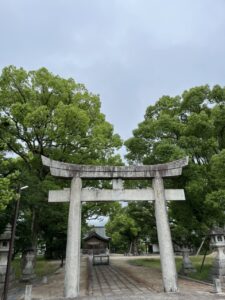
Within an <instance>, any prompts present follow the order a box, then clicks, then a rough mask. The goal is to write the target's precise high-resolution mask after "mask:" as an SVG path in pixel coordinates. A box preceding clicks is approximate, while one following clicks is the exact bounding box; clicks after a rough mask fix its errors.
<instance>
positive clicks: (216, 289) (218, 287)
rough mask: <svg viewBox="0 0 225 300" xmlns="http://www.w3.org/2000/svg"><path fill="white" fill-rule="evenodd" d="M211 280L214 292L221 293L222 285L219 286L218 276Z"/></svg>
mask: <svg viewBox="0 0 225 300" xmlns="http://www.w3.org/2000/svg"><path fill="white" fill-rule="evenodd" d="M213 282H214V292H215V293H216V294H221V293H222V287H221V281H220V279H219V278H214V279H213Z"/></svg>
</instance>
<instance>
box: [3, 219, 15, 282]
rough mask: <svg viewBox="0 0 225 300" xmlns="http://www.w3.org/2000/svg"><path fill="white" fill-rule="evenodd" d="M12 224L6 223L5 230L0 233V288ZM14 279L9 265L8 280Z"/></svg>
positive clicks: (5, 265)
mask: <svg viewBox="0 0 225 300" xmlns="http://www.w3.org/2000/svg"><path fill="white" fill-rule="evenodd" d="M11 230H12V226H11V225H10V224H8V225H7V226H6V228H5V231H4V232H3V233H2V234H1V235H0V288H1V287H3V285H4V282H5V275H6V269H7V262H8V253H9V246H10V239H11ZM14 279H15V273H14V270H13V268H12V267H11V270H10V275H9V281H10V283H11V282H12V281H13V280H14Z"/></svg>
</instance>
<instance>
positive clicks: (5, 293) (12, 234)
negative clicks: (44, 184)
mask: <svg viewBox="0 0 225 300" xmlns="http://www.w3.org/2000/svg"><path fill="white" fill-rule="evenodd" d="M26 188H28V186H27V185H26V186H23V187H21V188H20V189H19V193H18V197H17V199H16V205H15V213H14V218H13V226H12V233H11V240H10V245H9V253H8V259H7V268H6V274H5V282H4V289H3V293H2V300H7V295H8V289H9V276H10V270H11V262H12V255H13V248H14V241H15V235H16V222H17V218H18V213H19V207H20V196H21V191H22V190H25V189H26Z"/></svg>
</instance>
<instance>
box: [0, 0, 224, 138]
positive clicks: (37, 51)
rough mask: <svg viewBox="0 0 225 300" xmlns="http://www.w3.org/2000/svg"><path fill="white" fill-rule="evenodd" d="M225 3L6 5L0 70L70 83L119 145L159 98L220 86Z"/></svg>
mask: <svg viewBox="0 0 225 300" xmlns="http://www.w3.org/2000/svg"><path fill="white" fill-rule="evenodd" d="M224 11H225V2H224V1H223V0H217V1H213V0H198V1H195V0H182V1H180V0H170V1H165V0H124V1H120V0H112V1H104V0H95V1H90V0H77V1H74V0H66V1H64V0H48V1H41V0H32V1H30V0H20V1H16V0H7V1H2V2H1V10H0V34H1V47H0V51H1V55H0V67H4V66H6V65H9V64H14V65H16V66H23V67H24V68H26V69H36V68H39V67H41V66H46V67H47V68H49V69H50V70H51V71H52V72H54V73H57V74H59V75H62V76H65V77H73V78H75V80H76V81H78V82H83V83H85V84H86V86H87V88H88V89H89V90H90V91H92V92H94V93H97V94H100V96H101V101H102V109H103V112H104V113H105V114H106V117H107V119H108V120H109V121H111V122H112V123H113V124H114V125H115V129H116V131H117V132H118V133H119V134H121V136H122V137H123V138H128V137H129V136H131V134H132V130H133V129H134V128H135V127H136V126H137V123H138V122H140V121H141V120H142V119H143V115H144V112H145V109H146V108H147V106H148V105H149V104H151V103H154V102H155V101H156V100H157V99H158V98H159V97H160V96H162V95H163V94H169V95H176V94H180V93H181V92H182V91H183V90H184V89H187V88H190V87H192V86H196V85H199V84H206V83H209V84H211V85H212V84H216V83H218V84H221V85H224V78H225V60H224V52H225V37H224V31H225V18H224Z"/></svg>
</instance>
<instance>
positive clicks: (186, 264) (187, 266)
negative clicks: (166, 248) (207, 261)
mask: <svg viewBox="0 0 225 300" xmlns="http://www.w3.org/2000/svg"><path fill="white" fill-rule="evenodd" d="M181 251H182V256H183V262H182V266H181V270H180V272H179V273H180V274H184V275H188V274H190V273H194V272H196V269H195V268H194V266H193V264H192V262H191V260H190V257H189V254H190V249H188V248H186V247H183V248H182V250H181Z"/></svg>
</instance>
